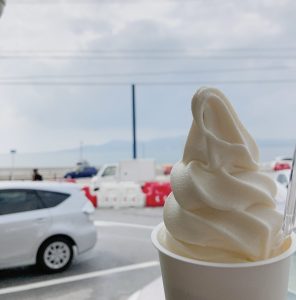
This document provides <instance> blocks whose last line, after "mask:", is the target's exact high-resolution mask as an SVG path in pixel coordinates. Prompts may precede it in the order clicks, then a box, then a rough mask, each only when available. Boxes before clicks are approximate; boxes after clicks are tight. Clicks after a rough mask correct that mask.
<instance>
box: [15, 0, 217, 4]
mask: <svg viewBox="0 0 296 300" xmlns="http://www.w3.org/2000/svg"><path fill="white" fill-rule="evenodd" d="M211 2H212V3H213V2H215V4H216V3H219V1H214V0H212V1H211ZM143 3H148V4H151V3H152V4H162V3H182V4H184V3H194V4H212V3H209V1H206V0H124V1H122V0H49V1H46V0H27V1H26V0H14V1H11V2H10V3H9V4H11V5H52V4H70V5H72V4H79V5H89V4H95V5H97V4H98V5H101V4H136V5H138V4H143Z"/></svg>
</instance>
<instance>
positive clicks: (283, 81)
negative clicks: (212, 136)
mask: <svg viewBox="0 0 296 300" xmlns="http://www.w3.org/2000/svg"><path fill="white" fill-rule="evenodd" d="M295 83H296V79H259V80H256V79H253V80H209V81H207V80H203V81H201V80H196V81H138V82H135V84H137V85H142V86H145V85H146V86H149V85H154V86H156V85H157V86H160V85H175V86H177V85H197V84H198V85H199V84H204V85H206V84H213V85H216V84H217V85H220V84H221V85H224V84H231V85H237V84H238V85H240V84H256V85H257V84H295ZM0 85H8V86H17V85H18V86H21V85H24V86H26V85H29V86H130V85H131V83H130V82H126V81H109V82H107V81H105V82H103V81H93V82H91V81H67V82H66V81H64V82H53V81H43V82H34V81H27V82H26V81H0Z"/></svg>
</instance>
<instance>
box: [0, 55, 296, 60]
mask: <svg viewBox="0 0 296 300" xmlns="http://www.w3.org/2000/svg"><path fill="white" fill-rule="evenodd" d="M44 59H45V60H250V59H253V60H281V59H282V60H295V59H296V56H295V55H289V56H287V55H286V56H283V55H280V56H279V55H240V56H234V55H231V56H222V55H215V56H214V55H211V56H210V55H178V56H177V55H165V56H159V55H158V56H156V55H153V56H151V55H150V56H148V55H146V56H144V55H141V56H123V55H118V56H115V55H104V56H98V55H96V56H94V55H92V56H91V55H0V60H44Z"/></svg>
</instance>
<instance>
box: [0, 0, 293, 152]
mask: <svg viewBox="0 0 296 300" xmlns="http://www.w3.org/2000/svg"><path fill="white" fill-rule="evenodd" d="M295 9H296V2H295V1H293V0H282V1H277V0H262V1H256V0H246V1H234V0H225V1H218V0H183V1H182V0H126V1H124V0H60V1H59V0H8V3H7V5H6V8H5V11H4V14H3V16H2V18H1V19H0V136H1V139H0V141H1V143H0V144H1V147H0V153H9V151H10V150H11V149H16V150H17V152H18V153H25V152H39V151H52V150H59V149H67V148H73V147H79V145H80V143H81V142H83V144H85V145H87V144H91V145H94V144H101V143H106V142H108V141H112V140H118V139H120V140H131V138H132V131H131V124H132V119H131V84H132V83H134V84H135V86H136V109H137V110H136V112H137V137H138V138H139V139H141V140H149V139H154V138H161V137H174V136H180V135H182V136H183V135H186V134H187V132H188V130H189V128H190V124H191V122H192V116H191V111H190V101H191V98H192V96H193V94H194V93H195V91H196V90H197V89H198V88H199V87H201V86H205V85H207V86H215V87H217V88H219V89H221V90H222V91H223V92H224V94H225V95H226V96H227V97H228V98H229V99H230V101H231V102H232V104H233V106H234V108H235V109H236V110H237V112H238V114H239V116H240V118H241V120H242V122H243V123H244V124H245V126H246V127H247V128H248V130H249V131H250V133H251V134H252V135H253V136H254V137H255V138H256V139H295V129H296V118H295V112H296V99H295V95H296V74H295V71H296V55H295V51H296V40H295V36H296V32H295V31H296V26H295V25H296V24H295V22H296V19H295V15H294V12H295Z"/></svg>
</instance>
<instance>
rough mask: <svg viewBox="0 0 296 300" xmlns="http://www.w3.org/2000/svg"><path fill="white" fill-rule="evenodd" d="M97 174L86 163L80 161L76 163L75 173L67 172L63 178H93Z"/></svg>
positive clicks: (95, 170) (94, 169) (95, 169)
mask: <svg viewBox="0 0 296 300" xmlns="http://www.w3.org/2000/svg"><path fill="white" fill-rule="evenodd" d="M97 173H98V169H97V168H95V167H91V166H90V165H89V164H88V162H87V161H82V162H78V163H77V168H76V170H75V171H72V172H68V173H66V174H65V176H64V178H71V179H76V178H87V177H93V176H95V175H96V174H97Z"/></svg>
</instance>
